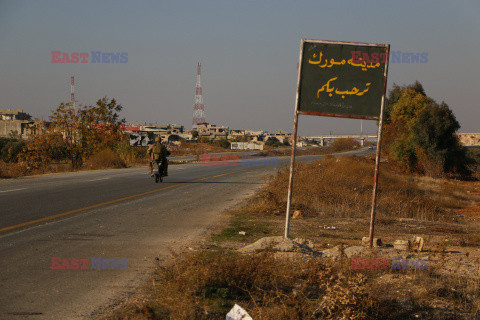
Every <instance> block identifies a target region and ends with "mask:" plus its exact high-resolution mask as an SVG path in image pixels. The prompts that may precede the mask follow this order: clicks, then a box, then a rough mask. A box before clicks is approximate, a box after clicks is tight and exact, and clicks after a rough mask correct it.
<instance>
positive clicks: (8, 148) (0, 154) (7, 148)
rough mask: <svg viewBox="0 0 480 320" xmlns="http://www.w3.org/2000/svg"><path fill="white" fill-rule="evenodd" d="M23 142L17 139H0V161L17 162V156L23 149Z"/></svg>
mask: <svg viewBox="0 0 480 320" xmlns="http://www.w3.org/2000/svg"><path fill="white" fill-rule="evenodd" d="M25 144H26V143H25V141H24V140H22V139H20V138H17V137H10V138H0V160H2V161H4V162H18V154H19V153H20V152H21V151H22V150H23V148H24V147H25Z"/></svg>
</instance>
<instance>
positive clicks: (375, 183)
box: [369, 45, 390, 248]
mask: <svg viewBox="0 0 480 320" xmlns="http://www.w3.org/2000/svg"><path fill="white" fill-rule="evenodd" d="M386 57H387V58H386V59H387V61H386V63H385V71H384V73H383V94H382V102H381V106H380V119H379V122H378V132H377V154H376V156H375V174H374V176H373V191H372V208H371V212H370V239H369V240H370V248H372V247H373V233H374V230H375V210H376V206H377V193H378V175H379V172H380V168H379V167H380V152H381V149H382V130H383V110H384V105H385V93H386V91H387V75H388V58H389V57H390V45H387V54H386Z"/></svg>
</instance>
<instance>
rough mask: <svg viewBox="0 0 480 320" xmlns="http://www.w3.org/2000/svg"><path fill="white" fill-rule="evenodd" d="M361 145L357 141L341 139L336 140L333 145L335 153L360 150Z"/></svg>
mask: <svg viewBox="0 0 480 320" xmlns="http://www.w3.org/2000/svg"><path fill="white" fill-rule="evenodd" d="M359 146H360V143H359V142H358V141H357V140H355V139H345V138H339V139H335V141H334V142H333V143H332V148H333V150H334V151H344V150H352V149H354V148H358V147H359Z"/></svg>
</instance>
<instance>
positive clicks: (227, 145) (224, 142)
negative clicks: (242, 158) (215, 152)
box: [216, 139, 230, 149]
mask: <svg viewBox="0 0 480 320" xmlns="http://www.w3.org/2000/svg"><path fill="white" fill-rule="evenodd" d="M216 143H217V144H218V145H219V146H220V147H222V148H224V149H228V148H230V142H229V141H228V140H225V139H222V140H218V141H217V142H216Z"/></svg>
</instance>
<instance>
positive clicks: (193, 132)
mask: <svg viewBox="0 0 480 320" xmlns="http://www.w3.org/2000/svg"><path fill="white" fill-rule="evenodd" d="M188 133H190V134H191V135H192V139H197V138H198V131H197V130H190V131H188Z"/></svg>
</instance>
